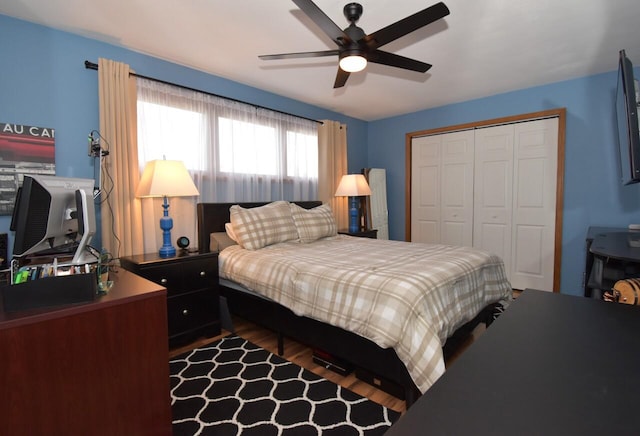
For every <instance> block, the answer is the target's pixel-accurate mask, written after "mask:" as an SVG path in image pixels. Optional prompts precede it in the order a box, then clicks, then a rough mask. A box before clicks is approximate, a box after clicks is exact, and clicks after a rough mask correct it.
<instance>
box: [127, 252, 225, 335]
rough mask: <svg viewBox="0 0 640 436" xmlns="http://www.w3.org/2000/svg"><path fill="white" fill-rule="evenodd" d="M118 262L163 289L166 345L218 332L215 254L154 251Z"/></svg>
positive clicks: (218, 308)
mask: <svg viewBox="0 0 640 436" xmlns="http://www.w3.org/2000/svg"><path fill="white" fill-rule="evenodd" d="M120 264H121V265H122V267H123V268H124V269H127V270H129V271H131V272H133V273H135V274H138V275H139V276H142V277H144V278H146V279H148V280H151V281H152V282H155V283H158V284H160V285H162V286H164V287H166V288H167V318H168V322H169V346H170V347H174V346H176V345H179V344H183V343H185V342H188V341H190V340H193V339H196V338H198V337H200V336H207V337H211V336H217V335H219V334H220V299H219V297H220V291H219V288H218V286H219V285H218V253H186V252H183V253H178V255H176V256H174V257H167V258H163V257H160V256H159V255H158V253H148V254H139V255H134V256H128V257H123V258H121V259H120Z"/></svg>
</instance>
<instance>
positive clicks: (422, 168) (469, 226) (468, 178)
mask: <svg viewBox="0 0 640 436" xmlns="http://www.w3.org/2000/svg"><path fill="white" fill-rule="evenodd" d="M473 141H474V139H473V131H471V130H466V131H461V132H454V133H446V134H442V135H434V136H425V137H421V138H414V139H413V141H412V144H411V146H412V151H411V156H412V163H411V165H412V169H411V174H412V181H411V183H412V189H411V192H412V200H411V209H412V217H411V230H412V235H411V239H412V241H416V242H430V243H441V244H448V245H466V246H471V245H472V244H473Z"/></svg>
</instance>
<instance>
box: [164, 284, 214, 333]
mask: <svg viewBox="0 0 640 436" xmlns="http://www.w3.org/2000/svg"><path fill="white" fill-rule="evenodd" d="M219 310H220V309H219V300H218V296H217V295H216V294H215V293H214V292H211V291H209V290H205V291H197V292H192V293H189V294H183V295H179V296H176V297H170V298H168V299H167V317H168V321H169V340H170V341H172V342H175V339H176V338H177V337H180V339H185V340H186V339H189V337H195V336H197V333H202V332H203V331H205V330H207V329H209V330H211V332H212V333H213V334H218V332H219V324H220V322H219V317H218V313H219Z"/></svg>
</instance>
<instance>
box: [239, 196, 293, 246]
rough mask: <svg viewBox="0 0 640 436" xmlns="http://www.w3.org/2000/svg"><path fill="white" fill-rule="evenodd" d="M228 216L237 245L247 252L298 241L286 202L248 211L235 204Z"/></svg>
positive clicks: (277, 202)
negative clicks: (280, 243)
mask: <svg viewBox="0 0 640 436" xmlns="http://www.w3.org/2000/svg"><path fill="white" fill-rule="evenodd" d="M229 214H230V217H231V225H232V226H233V233H234V234H235V236H236V238H237V241H238V244H240V245H241V246H242V247H243V248H246V249H247V250H257V249H259V248H262V247H266V246H267V245H271V244H276V243H278V242H285V241H290V240H295V239H298V231H297V230H296V225H295V223H294V222H293V217H292V216H291V209H290V207H289V203H288V202H286V201H274V202H273V203H269V204H267V205H265V206H260V207H254V208H250V209H245V208H243V207H241V206H238V205H237V204H235V205H233V206H231V208H230V209H229Z"/></svg>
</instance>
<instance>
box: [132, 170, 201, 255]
mask: <svg viewBox="0 0 640 436" xmlns="http://www.w3.org/2000/svg"><path fill="white" fill-rule="evenodd" d="M199 194H200V193H199V192H198V188H196V185H195V184H194V183H193V180H192V179H191V176H190V175H189V172H188V171H187V168H186V167H185V166H184V163H182V162H181V161H178V160H152V161H150V162H148V163H147V165H146V167H145V168H144V171H143V173H142V177H141V178H140V183H139V184H138V189H137V190H136V197H164V203H163V205H162V208H163V209H164V213H163V216H162V218H160V229H162V247H160V257H172V256H175V255H176V248H175V247H174V246H173V245H172V244H171V229H172V228H173V219H171V217H169V200H168V197H190V196H195V195H199Z"/></svg>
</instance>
